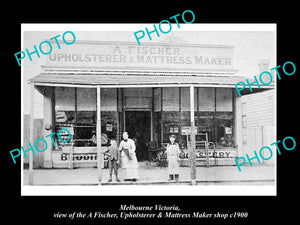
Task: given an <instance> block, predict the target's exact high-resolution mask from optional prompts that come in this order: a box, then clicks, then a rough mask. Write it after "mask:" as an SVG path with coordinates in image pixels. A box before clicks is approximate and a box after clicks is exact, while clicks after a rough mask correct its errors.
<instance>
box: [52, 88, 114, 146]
mask: <svg viewBox="0 0 300 225" xmlns="http://www.w3.org/2000/svg"><path fill="white" fill-rule="evenodd" d="M114 91H116V89H114V90H112V91H110V90H106V89H102V90H101V95H103V101H101V109H102V110H107V109H112V110H115V109H116V105H117V104H116V96H114V94H113V93H114ZM106 97H107V98H108V99H110V98H113V97H115V99H114V100H115V102H114V101H109V103H108V101H107V100H105V99H106ZM101 100H102V98H101ZM96 102H97V101H96V89H94V88H65V87H57V88H55V129H56V133H57V131H58V130H60V129H61V128H67V129H69V131H70V132H71V134H72V139H71V141H69V142H67V143H61V142H60V141H59V139H58V138H57V142H58V149H60V148H62V147H66V146H71V145H73V146H74V147H88V146H96V145H97V141H96V140H97V138H96V118H97V113H96ZM114 103H115V104H114ZM102 110H101V131H102V134H101V144H102V145H107V144H108V139H109V138H110V137H112V136H115V135H116V127H117V125H116V121H117V116H116V115H117V112H116V111H102Z"/></svg>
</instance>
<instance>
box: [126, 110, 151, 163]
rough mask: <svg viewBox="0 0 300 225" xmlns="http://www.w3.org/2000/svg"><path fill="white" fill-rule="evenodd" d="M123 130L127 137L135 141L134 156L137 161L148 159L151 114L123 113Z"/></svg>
mask: <svg viewBox="0 0 300 225" xmlns="http://www.w3.org/2000/svg"><path fill="white" fill-rule="evenodd" d="M125 130H126V131H127V132H128V134H129V137H130V138H132V139H135V140H136V156H137V159H138V161H144V160H147V159H148V148H147V145H146V144H147V143H148V142H150V138H151V112H150V111H125Z"/></svg>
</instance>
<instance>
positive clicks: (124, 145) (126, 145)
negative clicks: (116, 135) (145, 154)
mask: <svg viewBox="0 0 300 225" xmlns="http://www.w3.org/2000/svg"><path fill="white" fill-rule="evenodd" d="M119 149H120V150H122V149H128V151H129V154H130V157H131V159H129V158H128V156H127V155H126V154H125V152H124V151H121V167H122V168H123V169H124V172H125V174H124V175H125V177H124V178H125V179H138V178H139V174H138V167H139V164H138V161H137V158H136V155H135V144H134V141H133V140H132V139H129V138H128V141H127V142H125V141H124V140H123V141H121V143H120V146H119Z"/></svg>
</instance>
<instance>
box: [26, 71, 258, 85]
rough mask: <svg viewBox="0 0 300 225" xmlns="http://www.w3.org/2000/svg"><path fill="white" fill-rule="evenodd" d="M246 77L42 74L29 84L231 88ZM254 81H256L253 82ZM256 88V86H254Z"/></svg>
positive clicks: (213, 75)
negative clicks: (192, 85) (184, 85)
mask: <svg viewBox="0 0 300 225" xmlns="http://www.w3.org/2000/svg"><path fill="white" fill-rule="evenodd" d="M245 79H246V78H245V77H241V76H233V75H227V76H226V75H219V74H198V75H195V74H190V75H187V74H185V75H178V74H177V75H176V76H171V75H158V74H152V75H149V74H147V75H136V74H120V73H110V74H107V73H106V74H105V73H90V74H89V73H87V74H85V73H77V74H74V73H70V74H68V73H61V74H60V73H41V74H39V75H37V76H35V77H34V78H32V79H30V80H29V82H34V83H40V84H41V83H43V84H47V83H48V84H77V85H80V84H82V85H103V86H105V85H157V84H164V85H172V84H195V85H201V86H206V85H207V86H212V85H215V86H218V85H223V86H230V87H234V85H235V84H236V83H238V82H246V81H245ZM253 81H254V80H253ZM252 86H253V87H255V86H254V85H252Z"/></svg>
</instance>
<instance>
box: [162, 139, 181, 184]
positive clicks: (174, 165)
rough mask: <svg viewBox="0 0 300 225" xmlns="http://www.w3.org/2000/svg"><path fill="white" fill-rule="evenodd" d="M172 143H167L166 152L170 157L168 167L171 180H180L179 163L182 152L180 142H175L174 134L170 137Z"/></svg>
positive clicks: (168, 157)
mask: <svg viewBox="0 0 300 225" xmlns="http://www.w3.org/2000/svg"><path fill="white" fill-rule="evenodd" d="M169 139H170V143H169V144H168V145H167V149H166V154H167V159H168V162H169V163H168V169H169V181H172V180H174V179H175V180H176V181H178V180H179V164H178V161H177V160H178V156H179V153H180V152H182V151H181V150H180V148H179V145H178V143H176V142H175V140H176V136H175V135H174V134H172V135H170V137H169Z"/></svg>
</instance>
